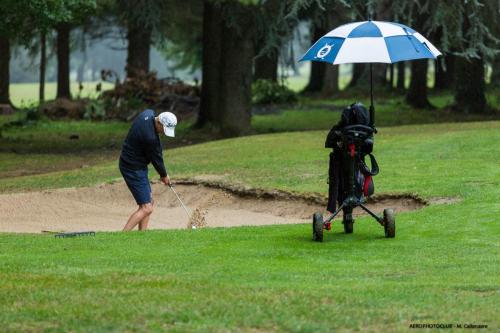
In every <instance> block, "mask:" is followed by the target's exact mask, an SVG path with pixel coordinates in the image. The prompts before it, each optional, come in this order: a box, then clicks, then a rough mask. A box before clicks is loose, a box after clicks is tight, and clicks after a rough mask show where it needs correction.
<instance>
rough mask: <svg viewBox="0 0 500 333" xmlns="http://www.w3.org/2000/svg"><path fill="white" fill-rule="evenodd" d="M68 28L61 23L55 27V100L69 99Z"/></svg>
mask: <svg viewBox="0 0 500 333" xmlns="http://www.w3.org/2000/svg"><path fill="white" fill-rule="evenodd" d="M70 30H71V28H70V26H69V24H67V23H61V24H59V25H58V26H57V98H71V91H70V80H69V71H70V49H69V38H70Z"/></svg>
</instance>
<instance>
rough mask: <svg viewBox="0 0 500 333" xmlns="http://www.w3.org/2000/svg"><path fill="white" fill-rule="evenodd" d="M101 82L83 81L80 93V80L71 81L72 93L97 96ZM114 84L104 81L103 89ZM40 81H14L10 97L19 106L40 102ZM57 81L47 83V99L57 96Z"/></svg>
mask: <svg viewBox="0 0 500 333" xmlns="http://www.w3.org/2000/svg"><path fill="white" fill-rule="evenodd" d="M98 83H99V82H83V90H82V92H81V94H80V92H79V85H78V82H71V87H70V88H71V94H72V95H73V96H74V97H76V96H79V94H80V96H81V97H95V96H97V95H98V93H97V92H96V85H97V84H98ZM112 87H113V84H111V83H109V82H103V83H102V90H107V89H111V88H112ZM38 89H39V84H38V83H13V84H11V85H10V98H11V101H12V103H13V104H14V105H16V106H17V107H21V106H25V105H32V104H38ZM56 93H57V83H56V82H47V83H46V84H45V99H46V100H51V99H54V98H55V97H56Z"/></svg>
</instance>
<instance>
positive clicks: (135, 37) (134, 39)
mask: <svg viewBox="0 0 500 333" xmlns="http://www.w3.org/2000/svg"><path fill="white" fill-rule="evenodd" d="M151 34H152V29H151V27H148V26H137V24H136V23H135V22H133V21H130V22H129V24H128V32H127V41H128V46H127V65H126V68H125V69H126V71H127V77H128V78H134V77H137V76H138V75H140V74H144V73H147V72H149V53H150V48H151Z"/></svg>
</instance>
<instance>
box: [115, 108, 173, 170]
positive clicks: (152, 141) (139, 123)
mask: <svg viewBox="0 0 500 333" xmlns="http://www.w3.org/2000/svg"><path fill="white" fill-rule="evenodd" d="M154 122H155V114H154V112H153V110H145V111H143V112H142V113H141V114H139V115H138V116H137V118H136V119H135V120H134V122H133V123H132V127H131V128H130V130H129V131H128V134H127V138H126V139H125V142H124V143H123V146H122V153H121V155H120V165H121V166H123V167H125V168H128V169H131V170H139V169H144V168H146V167H147V166H148V164H149V163H152V164H153V166H154V168H155V169H156V171H158V173H159V174H160V177H165V176H166V175H167V170H166V169H165V164H164V163H163V155H162V146H161V141H160V137H159V136H158V133H156V128H155V124H154Z"/></svg>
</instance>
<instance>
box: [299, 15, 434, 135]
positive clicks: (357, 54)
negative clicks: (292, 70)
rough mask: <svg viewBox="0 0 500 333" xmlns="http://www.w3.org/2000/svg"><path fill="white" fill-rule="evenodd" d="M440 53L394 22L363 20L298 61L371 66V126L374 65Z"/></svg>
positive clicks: (332, 35) (334, 33)
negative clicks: (366, 64) (368, 64)
mask: <svg viewBox="0 0 500 333" xmlns="http://www.w3.org/2000/svg"><path fill="white" fill-rule="evenodd" d="M440 55H441V52H439V50H438V49H437V48H436V47H435V46H434V45H432V44H431V42H429V41H428V40H427V39H426V38H425V37H424V36H422V35H421V34H419V33H418V32H416V31H415V30H413V29H412V28H410V27H407V26H406V25H403V24H400V23H394V22H380V21H371V20H370V21H364V22H353V23H348V24H344V25H342V26H340V27H338V28H336V29H334V30H332V31H330V32H329V33H327V34H326V35H324V36H323V37H321V38H320V39H319V40H318V41H317V42H316V43H314V45H313V46H311V48H310V49H309V50H308V51H307V52H306V54H304V55H303V56H302V58H301V59H300V60H299V61H306V60H309V61H324V62H327V63H330V64H333V65H339V64H352V63H370V101H371V103H370V125H371V126H373V124H374V122H375V114H374V112H375V108H374V106H373V76H372V65H371V63H374V62H376V63H386V64H392V63H395V62H398V61H406V60H415V59H436V58H437V57H438V56H440Z"/></svg>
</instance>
